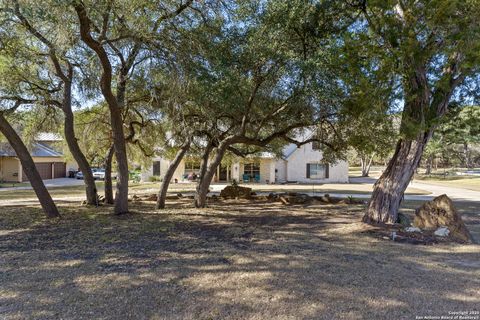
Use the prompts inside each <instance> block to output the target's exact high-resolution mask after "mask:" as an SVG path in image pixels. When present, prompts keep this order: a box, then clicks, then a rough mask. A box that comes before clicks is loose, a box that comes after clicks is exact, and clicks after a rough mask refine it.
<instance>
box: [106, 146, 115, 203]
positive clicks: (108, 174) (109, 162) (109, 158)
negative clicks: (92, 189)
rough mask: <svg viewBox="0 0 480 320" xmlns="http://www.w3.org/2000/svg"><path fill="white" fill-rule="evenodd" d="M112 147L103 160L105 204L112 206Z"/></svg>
mask: <svg viewBox="0 0 480 320" xmlns="http://www.w3.org/2000/svg"><path fill="white" fill-rule="evenodd" d="M113 153H114V147H113V146H111V147H110V148H108V153H107V156H106V158H105V180H104V191H105V200H104V202H105V203H106V204H114V200H113V183H112V161H113Z"/></svg>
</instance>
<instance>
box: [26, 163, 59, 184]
mask: <svg viewBox="0 0 480 320" xmlns="http://www.w3.org/2000/svg"><path fill="white" fill-rule="evenodd" d="M52 165H53V162H40V163H35V166H36V167H37V171H38V173H40V177H42V179H43V180H48V179H52ZM22 178H23V181H28V178H27V174H26V173H25V171H23V176H22Z"/></svg>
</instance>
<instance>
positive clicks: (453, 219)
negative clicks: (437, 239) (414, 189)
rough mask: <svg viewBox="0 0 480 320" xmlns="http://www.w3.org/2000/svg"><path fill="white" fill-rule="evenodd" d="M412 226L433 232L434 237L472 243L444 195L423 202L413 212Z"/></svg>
mask: <svg viewBox="0 0 480 320" xmlns="http://www.w3.org/2000/svg"><path fill="white" fill-rule="evenodd" d="M413 225H414V226H415V227H417V228H420V229H422V230H429V231H435V232H434V234H435V235H436V236H441V237H447V236H448V237H450V238H451V239H453V240H456V241H461V242H473V239H472V236H471V234H470V232H469V231H468V229H467V227H466V226H465V223H464V222H463V220H462V217H461V215H460V213H459V212H458V211H457V210H456V209H455V207H454V206H453V202H452V200H451V199H450V198H449V197H448V196H447V195H445V194H443V195H441V196H438V197H436V198H435V199H433V200H432V201H428V202H425V203H424V204H423V205H422V206H421V207H420V208H418V209H417V210H416V211H415V218H414V220H413Z"/></svg>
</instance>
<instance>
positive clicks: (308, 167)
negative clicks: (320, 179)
mask: <svg viewBox="0 0 480 320" xmlns="http://www.w3.org/2000/svg"><path fill="white" fill-rule="evenodd" d="M307 179H310V163H307Z"/></svg>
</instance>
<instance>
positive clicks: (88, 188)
mask: <svg viewBox="0 0 480 320" xmlns="http://www.w3.org/2000/svg"><path fill="white" fill-rule="evenodd" d="M71 89H72V84H71V83H69V82H66V81H64V94H63V95H64V98H63V106H62V110H63V113H64V115H65V124H64V130H63V131H64V134H65V140H66V141H67V145H68V149H69V150H70V153H71V154H72V156H73V158H74V159H75V161H76V162H77V164H78V167H79V168H80V170H81V171H82V173H83V181H84V183H85V192H86V196H87V204H89V205H98V195H97V187H96V185H95V179H94V178H93V173H92V168H91V167H90V164H89V163H88V161H87V158H86V157H85V155H84V154H83V152H82V150H81V149H80V146H79V145H78V141H77V138H76V137H75V124H74V118H73V112H72V104H71V97H72V96H71Z"/></svg>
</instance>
